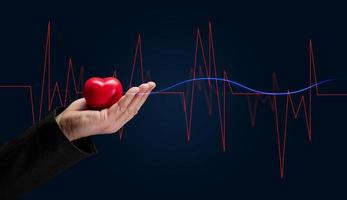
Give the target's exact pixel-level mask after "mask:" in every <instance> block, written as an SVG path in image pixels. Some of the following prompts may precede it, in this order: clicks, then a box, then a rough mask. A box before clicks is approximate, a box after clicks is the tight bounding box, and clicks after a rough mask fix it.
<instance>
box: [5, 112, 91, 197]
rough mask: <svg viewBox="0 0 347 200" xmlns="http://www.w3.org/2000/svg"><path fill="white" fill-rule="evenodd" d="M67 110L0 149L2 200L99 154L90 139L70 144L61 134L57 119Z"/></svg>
mask: <svg viewBox="0 0 347 200" xmlns="http://www.w3.org/2000/svg"><path fill="white" fill-rule="evenodd" d="M63 109H64V108H58V109H55V110H53V111H51V112H50V113H49V114H48V116H47V117H46V118H45V119H43V120H41V121H39V122H38V123H36V124H34V125H33V126H32V127H31V128H29V129H28V130H26V131H25V132H24V134H22V135H20V136H18V137H17V138H15V139H13V140H12V141H9V142H7V143H6V144H3V145H2V146H0V199H14V198H17V197H20V196H22V195H23V194H25V193H27V192H29V191H30V190H32V189H33V188H34V187H36V186H38V185H40V184H41V183H43V182H45V181H46V180H48V179H49V178H50V177H52V176H54V175H56V174H58V173H59V172H62V171H63V170H66V169H67V168H69V167H71V166H72V165H74V164H76V163H77V162H78V161H80V160H81V159H83V158H86V157H88V156H90V155H93V154H96V153H97V150H96V148H95V146H94V143H93V142H92V141H91V140H90V138H81V139H78V140H75V141H73V142H70V141H69V140H68V138H67V137H66V136H65V135H64V133H62V132H61V130H60V129H59V126H58V124H57V123H56V121H55V116H56V115H57V114H59V113H60V112H62V110H63Z"/></svg>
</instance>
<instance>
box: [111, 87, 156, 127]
mask: <svg viewBox="0 0 347 200" xmlns="http://www.w3.org/2000/svg"><path fill="white" fill-rule="evenodd" d="M154 87H155V83H154V82H149V83H146V84H142V85H141V86H140V87H139V88H140V92H139V93H138V94H137V95H136V97H135V98H134V99H133V101H132V102H131V104H130V105H129V107H128V109H127V111H125V112H124V113H123V114H122V115H121V116H120V117H119V118H118V119H117V120H116V124H117V127H116V130H118V129H120V128H121V127H122V126H124V124H126V123H127V122H128V121H129V120H131V119H132V118H133V117H134V116H135V115H136V114H137V112H138V111H139V109H140V108H141V106H142V105H143V104H144V102H145V101H146V99H147V98H148V96H149V94H150V92H151V91H152V90H153V89H154ZM114 132H115V131H114Z"/></svg>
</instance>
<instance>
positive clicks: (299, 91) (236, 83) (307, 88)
mask: <svg viewBox="0 0 347 200" xmlns="http://www.w3.org/2000/svg"><path fill="white" fill-rule="evenodd" d="M206 80H214V81H221V82H227V83H231V84H233V85H236V86H239V87H241V88H243V89H246V90H248V91H250V92H253V93H256V94H263V95H273V96H281V95H289V94H298V93H302V92H305V91H307V90H309V89H311V88H313V87H316V86H319V85H322V84H325V83H328V82H332V81H335V80H336V79H327V80H323V81H320V82H318V83H315V84H313V85H310V86H307V87H305V88H302V89H299V90H294V91H291V92H290V91H288V92H268V91H261V90H256V89H253V88H250V87H248V86H246V85H243V84H241V83H239V82H236V81H233V80H229V79H223V78H217V77H211V78H206V77H202V78H193V79H188V80H184V81H181V82H178V83H176V84H173V85H171V86H169V87H166V88H164V89H161V90H157V91H153V92H151V93H150V94H160V93H162V92H166V91H168V90H171V89H173V88H175V87H178V86H180V85H183V84H186V83H189V82H193V81H206Z"/></svg>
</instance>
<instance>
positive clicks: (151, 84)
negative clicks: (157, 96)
mask: <svg viewBox="0 0 347 200" xmlns="http://www.w3.org/2000/svg"><path fill="white" fill-rule="evenodd" d="M148 85H149V89H148V90H147V91H146V93H145V95H144V96H142V99H141V101H140V103H139V105H138V106H137V110H140V108H141V107H142V105H143V104H144V103H145V101H146V100H147V98H148V96H149V95H150V93H151V91H152V90H153V89H154V88H155V86H156V84H155V83H154V82H152V81H151V82H148Z"/></svg>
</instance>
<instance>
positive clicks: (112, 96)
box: [83, 77, 123, 110]
mask: <svg viewBox="0 0 347 200" xmlns="http://www.w3.org/2000/svg"><path fill="white" fill-rule="evenodd" d="M83 96H84V98H85V99H86V102H87V105H88V107H89V108H91V109H98V110H100V109H103V108H109V107H110V106H112V105H113V104H114V103H116V102H117V101H118V100H119V99H120V98H121V97H122V96H123V87H122V84H121V83H120V81H119V80H118V79H116V78H114V77H107V78H98V77H92V78H90V79H88V80H87V81H86V82H85V84H84V87H83Z"/></svg>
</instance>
